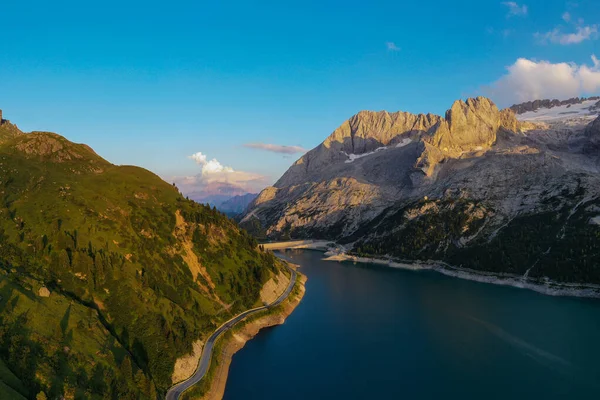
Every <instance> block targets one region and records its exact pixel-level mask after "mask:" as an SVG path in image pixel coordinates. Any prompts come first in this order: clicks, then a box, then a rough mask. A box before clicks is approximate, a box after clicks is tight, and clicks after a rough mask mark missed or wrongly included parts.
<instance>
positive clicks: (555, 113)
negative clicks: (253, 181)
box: [517, 100, 600, 122]
mask: <svg viewBox="0 0 600 400" xmlns="http://www.w3.org/2000/svg"><path fill="white" fill-rule="evenodd" d="M597 103H598V102H597V101H596V100H587V101H584V102H582V103H581V104H573V105H564V106H559V107H552V108H540V109H538V110H536V111H528V112H526V113H523V114H519V115H517V119H518V120H520V121H531V122H550V121H556V120H562V119H571V118H574V117H585V119H586V120H588V122H589V120H592V119H594V118H596V117H597V116H598V114H599V112H600V110H599V109H598V108H597V107H595V106H596V104H597Z"/></svg>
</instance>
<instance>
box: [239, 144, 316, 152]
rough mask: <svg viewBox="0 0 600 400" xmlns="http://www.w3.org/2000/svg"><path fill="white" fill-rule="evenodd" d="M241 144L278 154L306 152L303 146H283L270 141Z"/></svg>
mask: <svg viewBox="0 0 600 400" xmlns="http://www.w3.org/2000/svg"><path fill="white" fill-rule="evenodd" d="M243 146H244V147H248V148H250V149H257V150H264V151H270V152H272V153H280V154H296V153H306V152H307V150H306V149H305V148H303V147H300V146H284V145H280V144H271V143H246V144H244V145H243Z"/></svg>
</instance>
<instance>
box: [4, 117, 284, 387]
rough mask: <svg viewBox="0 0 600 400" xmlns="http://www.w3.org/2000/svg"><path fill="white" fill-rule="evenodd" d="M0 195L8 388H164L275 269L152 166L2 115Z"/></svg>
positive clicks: (252, 299) (252, 300)
mask: <svg viewBox="0 0 600 400" xmlns="http://www.w3.org/2000/svg"><path fill="white" fill-rule="evenodd" d="M0 198H1V202H0V397H2V398H10V397H7V396H9V395H8V393H10V394H11V396H12V397H14V398H22V397H25V398H30V399H33V398H35V397H36V395H37V394H38V393H40V392H44V393H45V394H46V395H47V397H48V398H59V397H60V396H65V398H75V399H138V398H139V399H142V398H143V399H146V398H151V399H154V398H157V396H160V395H162V394H163V393H164V392H165V391H166V389H167V388H168V387H169V386H170V384H171V374H172V372H173V365H174V363H175V359H176V358H178V357H180V356H181V355H183V354H185V353H187V352H189V351H190V350H191V343H192V342H193V341H195V340H197V339H198V338H200V337H202V336H203V335H206V334H207V333H209V332H210V331H211V330H213V329H214V328H215V327H216V326H217V325H218V324H219V323H220V322H222V321H224V320H226V319H228V318H229V317H230V316H231V315H232V314H234V313H236V312H238V311H240V310H243V309H246V308H249V307H251V306H253V305H254V304H256V302H257V301H258V298H259V290H260V287H261V285H262V283H263V282H265V281H266V280H267V279H268V277H269V275H270V271H275V270H276V269H277V268H279V266H278V264H277V263H276V261H275V259H274V257H273V256H272V255H271V254H269V253H263V252H260V251H259V250H257V246H256V242H255V240H254V239H253V238H252V237H251V236H249V235H248V234H247V233H246V232H245V231H243V230H240V229H239V228H238V226H237V225H236V224H235V223H233V222H232V221H230V220H229V219H227V218H226V217H225V216H223V215H222V214H220V213H218V212H217V211H215V210H213V209H210V208H209V207H207V206H203V205H199V204H196V203H194V202H192V201H189V200H186V199H185V198H183V196H182V195H181V194H180V193H179V192H178V190H177V189H176V188H174V187H173V186H172V185H169V184H168V183H166V182H164V181H162V180H161V179H160V178H158V177H157V176H156V175H154V174H152V173H151V172H149V171H146V170H144V169H141V168H137V167H131V166H115V165H112V164H110V163H108V162H107V161H105V160H104V159H102V158H101V157H99V156H98V155H97V154H95V153H94V152H93V151H92V150H91V149H90V148H89V147H87V146H85V145H79V144H74V143H71V142H69V141H68V140H66V139H65V138H63V137H61V136H58V135H56V134H52V133H46V132H35V133H30V134H22V133H20V132H19V131H18V130H17V129H16V127H15V126H14V125H11V124H10V123H8V122H4V123H3V124H2V125H0ZM48 293H49V296H47V295H48Z"/></svg>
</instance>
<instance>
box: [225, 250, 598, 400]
mask: <svg viewBox="0 0 600 400" xmlns="http://www.w3.org/2000/svg"><path fill="white" fill-rule="evenodd" d="M282 256H283V257H286V258H289V259H290V261H292V262H294V263H296V264H300V265H301V271H302V272H303V273H304V274H305V275H307V276H308V282H307V284H306V289H307V290H306V294H305V297H304V300H303V301H302V303H301V304H300V305H299V306H298V308H297V309H296V310H295V311H294V313H293V314H292V315H291V316H290V317H289V318H288V320H287V321H286V323H285V324H284V325H282V326H278V327H275V328H272V329H269V330H267V331H265V332H262V333H261V334H259V335H258V336H257V337H256V338H255V339H253V340H252V341H250V342H248V344H247V345H246V347H244V349H243V350H242V351H240V352H239V353H238V354H236V355H235V356H234V359H233V362H232V365H231V371H230V377H229V381H228V384H227V388H226V392H225V399H228V400H232V399H281V398H286V399H323V398H331V399H337V398H344V399H367V398H410V399H413V398H420V399H429V398H438V397H444V398H456V399H480V398H486V399H495V398H498V399H506V398H511V399H512V398H541V397H543V398H546V399H548V398H555V399H562V398H596V395H597V393H598V391H599V389H600V388H599V387H598V382H600V367H598V363H597V360H599V359H600V301H596V300H581V299H571V298H555V297H549V296H543V295H540V294H537V293H534V292H530V291H526V290H520V289H515V288H509V287H503V286H494V285H488V284H482V283H476V282H470V281H463V280H459V279H454V278H449V277H445V276H442V275H439V274H436V273H435V272H432V271H418V272H414V271H404V270H395V269H391V268H385V267H380V266H374V265H364V264H353V263H347V262H345V263H340V262H332V261H322V260H321V257H322V254H321V253H318V252H313V251H306V250H294V251H286V252H284V253H282Z"/></svg>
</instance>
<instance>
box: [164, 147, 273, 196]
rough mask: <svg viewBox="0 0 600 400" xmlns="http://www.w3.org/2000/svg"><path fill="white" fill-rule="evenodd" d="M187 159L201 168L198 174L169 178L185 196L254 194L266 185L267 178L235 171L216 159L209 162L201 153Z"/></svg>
mask: <svg viewBox="0 0 600 400" xmlns="http://www.w3.org/2000/svg"><path fill="white" fill-rule="evenodd" d="M188 158H190V159H192V160H194V161H195V162H196V164H198V165H200V166H201V167H202V169H201V171H200V173H199V174H196V175H190V176H175V177H171V178H170V180H172V181H173V182H175V184H176V185H177V186H178V187H179V189H180V190H181V191H182V193H184V194H186V195H192V194H193V195H201V196H209V195H215V194H243V193H248V192H252V193H255V192H257V191H258V190H261V189H263V188H264V187H265V186H267V185H268V179H267V177H265V176H263V175H260V174H256V173H253V172H245V171H236V170H234V169H233V168H231V167H228V166H224V165H223V164H221V163H220V162H219V161H218V160H217V159H216V158H213V159H212V160H209V159H208V157H207V156H206V154H203V153H202V152H197V153H194V154H192V155H191V156H189V157H188Z"/></svg>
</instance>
